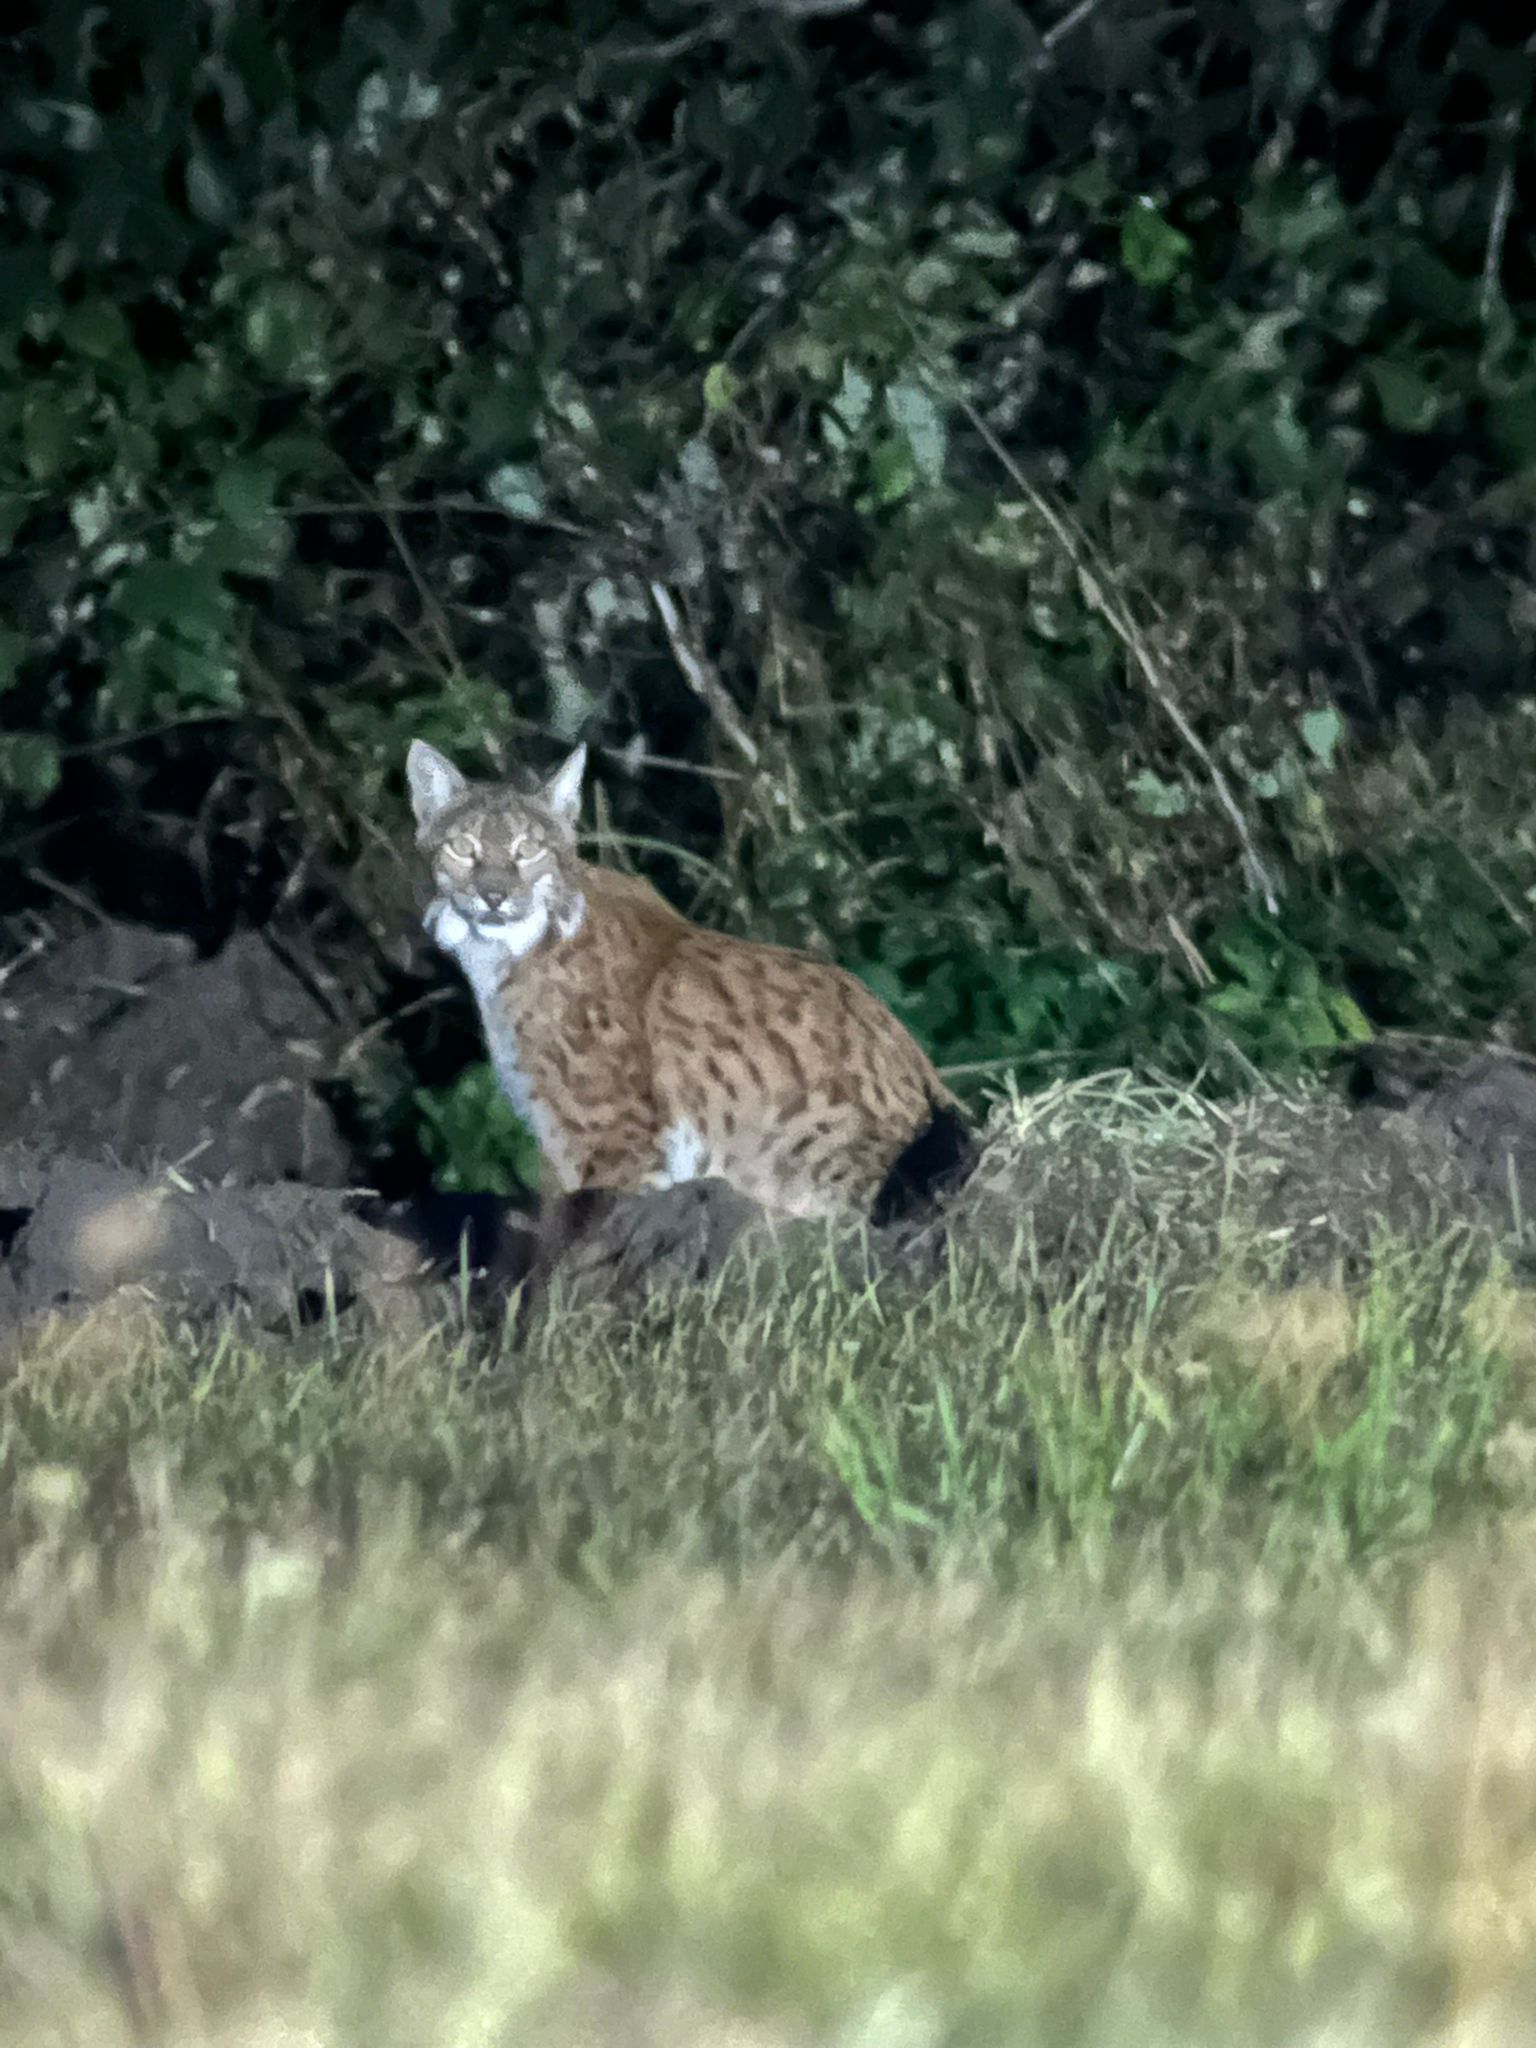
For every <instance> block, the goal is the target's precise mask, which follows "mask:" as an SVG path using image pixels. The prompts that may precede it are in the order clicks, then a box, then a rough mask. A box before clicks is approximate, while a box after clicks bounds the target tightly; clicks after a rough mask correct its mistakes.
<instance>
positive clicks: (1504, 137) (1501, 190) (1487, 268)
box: [1478, 107, 1523, 327]
mask: <svg viewBox="0 0 1536 2048" xmlns="http://www.w3.org/2000/svg"><path fill="white" fill-rule="evenodd" d="M1522 111H1523V110H1522V109H1521V108H1519V107H1511V108H1510V109H1509V110H1508V112H1507V113H1506V114H1505V116H1504V118H1503V120H1502V121H1501V122H1500V123H1499V129H1500V136H1499V154H1500V156H1501V158H1502V162H1501V163H1500V165H1499V181H1498V183H1497V185H1496V186H1495V187H1494V193H1493V209H1492V212H1491V213H1490V214H1489V217H1488V243H1487V247H1486V248H1485V249H1484V251H1483V282H1482V291H1481V293H1480V295H1479V299H1478V314H1479V317H1480V318H1481V320H1482V323H1483V325H1484V326H1485V327H1486V326H1487V325H1488V321H1489V319H1490V317H1491V316H1492V313H1493V307H1494V301H1495V300H1496V299H1497V298H1498V296H1499V291H1500V282H1499V279H1500V273H1501V271H1502V270H1503V268H1504V237H1505V235H1506V233H1507V232H1508V230H1509V216H1510V213H1511V211H1512V209H1513V207H1514V203H1515V144H1516V140H1517V138H1518V136H1519V133H1520V116H1521V113H1522Z"/></svg>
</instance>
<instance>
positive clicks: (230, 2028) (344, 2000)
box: [0, 1104, 1536, 2048]
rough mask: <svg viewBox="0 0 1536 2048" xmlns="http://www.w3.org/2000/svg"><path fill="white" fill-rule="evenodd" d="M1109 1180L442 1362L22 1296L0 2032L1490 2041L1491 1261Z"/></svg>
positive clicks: (1508, 1575) (1518, 1575)
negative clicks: (1065, 1259) (900, 1251)
mask: <svg viewBox="0 0 1536 2048" xmlns="http://www.w3.org/2000/svg"><path fill="white" fill-rule="evenodd" d="M1122 1106H1123V1105H1122ZM1141 1107H1142V1109H1143V1110H1147V1111H1148V1113H1147V1114H1144V1115H1141V1116H1140V1121H1139V1123H1138V1121H1137V1114H1132V1113H1131V1111H1127V1116H1128V1119H1129V1120H1128V1122H1127V1124H1126V1126H1125V1127H1124V1128H1123V1129H1120V1130H1118V1131H1115V1132H1114V1133H1113V1134H1114V1136H1115V1141H1116V1142H1117V1143H1119V1144H1121V1145H1122V1146H1123V1147H1125V1148H1127V1149H1128V1150H1134V1148H1135V1147H1136V1146H1137V1145H1138V1144H1140V1145H1143V1146H1144V1151H1143V1152H1142V1153H1141V1154H1140V1155H1139V1156H1138V1157H1137V1158H1129V1157H1128V1158H1127V1160H1126V1168H1125V1175H1124V1179H1125V1182H1126V1184H1127V1185H1133V1186H1136V1187H1137V1188H1142V1187H1143V1180H1144V1170H1145V1169H1146V1168H1147V1160H1148V1158H1149V1157H1150V1156H1151V1155H1152V1154H1153V1153H1154V1152H1159V1151H1160V1152H1163V1153H1168V1154H1170V1156H1173V1157H1174V1158H1175V1161H1176V1171H1177V1173H1180V1174H1186V1175H1187V1174H1188V1173H1189V1172H1190V1166H1189V1157H1190V1151H1189V1146H1188V1145H1187V1144H1186V1145H1183V1149H1182V1150H1181V1144H1182V1142H1183V1141H1182V1140H1180V1142H1178V1143H1176V1142H1174V1139H1175V1138H1177V1137H1178V1135H1179V1134H1178V1133H1173V1134H1172V1135H1170V1132H1169V1130H1168V1128H1167V1123H1166V1105H1164V1106H1161V1107H1156V1108H1155V1114H1153V1113H1151V1111H1150V1109H1149V1106H1148V1105H1146V1104H1143V1105H1142V1106H1141ZM1134 1108H1135V1106H1134V1105H1132V1110H1134ZM1102 1110H1103V1105H1102V1104H1101V1105H1100V1107H1099V1112H1098V1113H1096V1125H1095V1128H1096V1131H1097V1133H1098V1135H1099V1137H1100V1138H1102V1137H1103V1134H1104V1131H1105V1129H1106V1128H1108V1127H1112V1119H1110V1120H1108V1122H1107V1121H1106V1118H1105V1117H1104V1115H1103V1114H1102ZM1183 1137H1184V1138H1186V1139H1187V1138H1188V1137H1189V1133H1188V1132H1185V1133H1184V1134H1183ZM1213 1168H1214V1170H1213V1172H1212V1174H1211V1175H1210V1176H1209V1178H1210V1181H1211V1183H1212V1185H1216V1184H1219V1185H1220V1186H1221V1187H1222V1188H1223V1189H1224V1190H1225V1189H1227V1188H1228V1187H1229V1185H1230V1175H1229V1174H1227V1173H1226V1171H1225V1169H1224V1168H1222V1166H1221V1162H1220V1160H1219V1159H1216V1160H1214V1161H1213ZM1222 1200H1223V1201H1225V1200H1226V1196H1225V1194H1223V1196H1222ZM1186 1206H1187V1205H1186ZM1164 1216H1165V1212H1164V1207H1163V1206H1162V1205H1160V1204H1159V1203H1156V1202H1152V1203H1145V1202H1142V1203H1140V1204H1139V1206H1138V1209H1137V1215H1136V1216H1134V1217H1133V1216H1129V1215H1123V1216H1121V1218H1120V1220H1119V1221H1113V1220H1112V1219H1111V1220H1109V1221H1106V1222H1105V1223H1104V1224H1103V1227H1097V1228H1096V1232H1095V1235H1096V1241H1097V1243H1098V1246H1099V1251H1098V1255H1097V1258H1096V1259H1090V1260H1088V1261H1086V1262H1079V1263H1078V1264H1076V1265H1075V1266H1072V1268H1071V1270H1070V1271H1068V1270H1067V1268H1066V1267H1063V1268H1062V1269H1061V1270H1060V1271H1042V1270H1041V1268H1040V1265H1039V1262H1038V1259H1035V1258H1032V1257H1031V1255H1030V1251H1029V1247H1028V1245H1026V1244H1020V1245H1018V1246H1016V1247H1014V1248H1013V1251H1012V1252H1010V1254H1009V1255H1008V1257H1006V1258H1003V1259H999V1258H997V1257H995V1256H994V1257H992V1258H990V1259H986V1260H976V1261H972V1262H971V1263H970V1264H966V1263H964V1262H962V1261H959V1260H957V1261H956V1262H955V1263H953V1264H952V1265H951V1267H950V1268H949V1270H948V1271H947V1272H946V1273H945V1275H944V1276H943V1278H942V1279H941V1281H940V1282H939V1284H938V1285H936V1286H934V1287H932V1288H927V1289H924V1290H918V1289H915V1288H912V1287H908V1288H902V1287H900V1286H895V1287H882V1288H862V1289H861V1288H858V1287H855V1286H852V1285H850V1284H849V1283H848V1282H847V1281H846V1280H842V1281H840V1280H838V1279H837V1278H836V1277H835V1276H834V1275H833V1273H832V1272H831V1270H830V1268H829V1269H828V1270H826V1271H823V1272H821V1273H819V1274H812V1275H810V1276H809V1277H807V1276H806V1275H805V1274H804V1273H802V1274H801V1275H800V1276H799V1277H798V1278H795V1279H790V1278H787V1277H785V1276H784V1275H783V1274H775V1273H774V1272H772V1271H770V1270H768V1269H766V1268H761V1269H758V1270H746V1271H743V1272H739V1273H737V1274H735V1275H733V1276H728V1278H727V1279H726V1280H725V1281H723V1282H722V1283H721V1285H720V1286H719V1287H718V1288H717V1289H716V1290H715V1291H714V1292H712V1293H711V1294H709V1295H699V1296H694V1297H692V1298H684V1299H681V1300H673V1301H670V1302H665V1301H664V1302H658V1303H656V1304H653V1305H652V1306H651V1307H650V1308H649V1309H647V1310H646V1311H645V1312H644V1313H643V1314H641V1315H640V1316H639V1317H638V1318H631V1319H628V1320H620V1319H618V1318H616V1317H614V1316H612V1315H610V1314H607V1313H605V1312H603V1311H601V1310H598V1309H593V1308H579V1307H574V1306H570V1307H567V1308H565V1309H564V1310H563V1311H559V1312H556V1313H554V1314H552V1315H550V1316H549V1317H548V1318H547V1319H546V1320H545V1321H544V1322H543V1323H541V1324H540V1325H538V1326H536V1327H535V1328H533V1329H531V1330H529V1331H527V1332H525V1333H524V1335H523V1339H522V1341H520V1342H519V1343H518V1344H516V1345H514V1346H509V1347H506V1348H502V1349H499V1350H498V1349H497V1347H495V1346H494V1345H492V1344H491V1343H489V1342H487V1341H486V1340H485V1339H484V1338H483V1337H477V1336H473V1335H463V1336H454V1335H453V1334H451V1333H449V1334H436V1335H432V1336H428V1337H420V1338H417V1339H414V1340H410V1341H407V1340H405V1339H403V1338H399V1337H389V1336H387V1335H384V1334H379V1335H376V1336H374V1337H372V1338H368V1339H363V1338H360V1337H359V1336H357V1335H355V1334H349V1333H348V1331H347V1328H346V1326H345V1323H342V1324H340V1325H338V1326H336V1327H335V1328H332V1329H329V1330H327V1329H324V1328H322V1329H320V1330H318V1331H313V1332H309V1333H305V1334H303V1335H301V1336H300V1337H299V1338H297V1339H282V1340H279V1339H277V1338H272V1337H260V1336H256V1335H253V1334H251V1333H249V1332H246V1333H243V1334H242V1333H240V1332H238V1331H236V1330H234V1329H232V1328H231V1329H225V1330H222V1331H206V1330H205V1331H202V1332H200V1333H194V1332H190V1331H178V1330H176V1329H174V1328H168V1327H167V1326H166V1325H164V1324H163V1323H162V1322H160V1321H158V1320H156V1319H155V1317H154V1316H153V1315H151V1314H149V1313H148V1312H141V1311H140V1310H138V1309H136V1308H134V1307H133V1306H132V1305H131V1304H128V1305H124V1304H122V1303H118V1304H111V1305H108V1306H107V1307H106V1308H104V1309H103V1310H100V1311H98V1312H97V1313H96V1314H94V1315H93V1316H90V1317H86V1318H84V1319H82V1320H79V1321H76V1322H73V1323H70V1324H67V1325H65V1324H61V1325H58V1326H56V1327H54V1328H51V1329H48V1330H44V1331H40V1332H36V1333H34V1334H33V1335H32V1336H30V1337H29V1338H28V1339H27V1340H26V1342H25V1344H24V1345H23V1346H22V1347H20V1348H18V1349H17V1351H16V1352H15V1354H14V1355H13V1356H12V1357H11V1358H10V1359H9V1360H8V1362H7V1369H6V1372H5V1375H4V1377H3V1380H0V1505H3V1513H0V1530H3V1535H0V1548H3V1554H0V1724H3V1740H0V2044H9V2043H13V2042H14V2043H18V2044H20V2043H26V2044H32V2043H42V2042H48V2043H50V2044H62V2043H80V2044H86V2043H89V2044H90V2048H116V2044H118V2043H123V2044H134V2048H138V2044H143V2043H154V2044H156V2048H171V2044H180V2043H186V2044H191V2043H205V2042H206V2043H219V2044H223V2043H230V2044H235V2043H240V2044H253V2048H254V2044H262V2048H265V2044H268V2043H271V2044H276V2043H278V2042H283V2043H299V2042H304V2043H317V2044H327V2048H329V2044H333V2043H334V2044H338V2048H339V2044H353V2043H357V2044H364V2043H366V2044H369V2048H390V2044H395V2043H398V2044H400V2048H407V2044H409V2048H417V2044H421V2043H427V2042H430V2043H433V2044H459V2043H464V2044H469V2043H476V2044H479V2043H500V2042H506V2043H514V2042H515V2043H519V2044H521V2043H532V2044H535V2048H543V2044H548V2048H566V2044H569V2048H575V2044H577V2043H588V2042H593V2043H603V2044H609V2043H612V2044H615V2048H624V2044H631V2043H633V2044H637V2048H638V2044H654V2048H684V2044H687V2048H700V2044H703V2048H727V2044H731V2048H950V2044H953V2048H967V2044H977V2048H982V2044H986V2048H993V2044H998V2048H1006V2044H1015V2043H1016V2044H1019V2048H1025V2044H1029V2048H1034V2044H1051V2048H1054V2044H1062V2048H1067V2044H1083V2048H1121V2044H1126V2048H1129V2044H1133V2043H1134V2044H1136V2048H1159V2044H1168V2048H1172V2044H1174V2043H1178V2044H1180V2048H1196V2044H1202V2043H1206V2042H1210V2043H1212V2044H1215V2043H1222V2044H1224V2048H1225V2044H1232V2043H1249V2042H1251V2043H1255V2044H1258V2043H1265V2044H1267V2043H1274V2044H1276V2048H1280V2044H1286V2048H1290V2044H1301V2043H1308V2044H1311V2043H1315V2044H1319V2048H1321V2044H1323V2043H1328V2044H1332V2048H1355V2044H1359V2048H1367V2044H1369V2048H1380V2044H1384V2043H1393V2042H1398V2041H1402V2042H1424V2043H1426V2044H1428V2043H1435V2044H1438V2048H1452V2044H1456V2048H1481V2044H1484V2043H1487V2044H1489V2048H1492V2044H1494V2043H1499V2044H1503V2043H1515V2042H1518V2041H1520V2040H1523V2039H1527V2038H1533V2037H1536V1976H1533V1974H1532V1969H1531V1964H1532V1959H1533V1956H1536V1625H1533V1624H1536V1552H1533V1550H1532V1546H1531V1542H1530V1537H1531V1532H1532V1518H1533V1510H1536V1389H1533V1384H1532V1377H1531V1367H1532V1364H1533V1363H1536V1312H1533V1308H1532V1302H1531V1299H1530V1297H1529V1296H1528V1295H1527V1293H1526V1292H1525V1291H1524V1290H1523V1289H1522V1288H1520V1287H1519V1286H1517V1285H1515V1284H1514V1283H1513V1282H1512V1281H1510V1280H1509V1279H1508V1278H1506V1277H1502V1276H1501V1273H1500V1270H1499V1268H1498V1266H1497V1265H1496V1263H1493V1262H1491V1261H1490V1260H1489V1259H1488V1258H1486V1257H1484V1256H1482V1255H1481V1254H1480V1253H1478V1252H1477V1250H1476V1248H1475V1247H1474V1246H1473V1245H1472V1244H1471V1243H1470V1242H1469V1241H1468V1240H1466V1239H1465V1238H1457V1237H1454V1236H1450V1237H1440V1238H1434V1239H1430V1240H1427V1241H1424V1242H1420V1243H1419V1244H1417V1245H1413V1246H1399V1247H1398V1248H1397V1249H1395V1250H1394V1249H1390V1248H1386V1247H1383V1248H1382V1250H1381V1251H1380V1253H1379V1256H1378V1257H1377V1259H1376V1261H1375V1262H1374V1266H1373V1268H1372V1270H1371V1272H1370V1274H1369V1276H1368V1277H1363V1278H1361V1279H1360V1280H1359V1282H1358V1284H1353V1283H1352V1284H1351V1285H1350V1286H1348V1287H1344V1286H1342V1285H1340V1284H1337V1283H1336V1282H1330V1281H1329V1280H1327V1279H1326V1278H1318V1277H1315V1276H1314V1277H1312V1278H1310V1279H1308V1280H1307V1281H1306V1282H1305V1284H1301V1285H1295V1286H1287V1287H1280V1286H1277V1285H1275V1284H1274V1283H1273V1281H1272V1280H1271V1281H1269V1282H1266V1281H1265V1279H1264V1277H1263V1273H1262V1270H1261V1267H1262V1260H1261V1259H1257V1258H1256V1257H1255V1256H1250V1254H1253V1253H1255V1252H1256V1251H1262V1249H1263V1248H1262V1247H1258V1248H1256V1247H1254V1246H1251V1245H1250V1246H1247V1247H1244V1246H1243V1245H1242V1244H1241V1243H1239V1242H1237V1241H1235V1240H1232V1239H1231V1238H1230V1237H1229V1238H1228V1239H1227V1240H1226V1241H1225V1243H1224V1249H1223V1252H1222V1258H1221V1261H1220V1262H1219V1263H1214V1262H1213V1261H1212V1258H1211V1255H1210V1244H1209V1240H1208V1239H1199V1238H1198V1237H1193V1238H1192V1237H1190V1236H1189V1235H1188V1234H1184V1235H1180V1234H1178V1233H1174V1234H1173V1235H1170V1234H1169V1232H1168V1231H1167V1230H1166V1229H1165V1227H1164ZM1138 1217H1139V1219H1140V1220H1139V1221H1138V1220H1137V1218H1138ZM1185 1220H1187V1219H1185ZM1192 1245H1193V1246H1194V1247H1195V1249H1194V1250H1191V1246H1192Z"/></svg>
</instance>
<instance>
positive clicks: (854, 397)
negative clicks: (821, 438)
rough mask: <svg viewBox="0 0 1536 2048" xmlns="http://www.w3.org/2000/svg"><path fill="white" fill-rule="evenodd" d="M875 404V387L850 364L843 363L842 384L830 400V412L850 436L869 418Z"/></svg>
mask: <svg viewBox="0 0 1536 2048" xmlns="http://www.w3.org/2000/svg"><path fill="white" fill-rule="evenodd" d="M874 402H875V387H874V385H873V384H871V383H870V381H869V379H868V378H867V377H866V376H865V375H864V374H863V372H862V371H860V370H856V369H855V368H854V367H853V365H852V363H844V365H843V378H842V382H841V383H840V384H839V385H838V387H837V390H836V392H835V393H834V395H833V399H832V410H833V412H834V413H835V414H836V415H837V418H838V421H839V423H840V424H841V425H842V426H844V427H846V428H847V430H848V432H849V433H850V434H856V433H857V432H858V431H859V429H860V427H862V426H863V424H864V422H865V421H866V420H867V419H868V418H869V409H870V407H871V406H872V405H873V404H874Z"/></svg>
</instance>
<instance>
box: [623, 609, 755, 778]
mask: <svg viewBox="0 0 1536 2048" xmlns="http://www.w3.org/2000/svg"><path fill="white" fill-rule="evenodd" d="M650 590H651V602H652V603H653V604H654V605H655V607H656V615H657V617H658V618H659V619H660V620H661V623H662V628H663V630H664V632H665V633H666V636H667V640H668V643H669V645H670V646H671V649H672V658H673V660H674V661H675V662H676V663H677V665H678V667H679V668H680V669H681V670H682V672H683V680H684V681H685V682H686V683H687V685H688V687H689V689H690V690H692V691H693V693H694V695H695V696H696V697H698V698H699V700H700V701H701V702H702V703H703V704H704V705H705V706H706V707H707V709H708V710H709V712H710V715H711V716H712V717H713V718H714V720H715V722H716V723H717V724H718V726H719V727H720V730H721V731H722V732H723V733H724V734H725V736H726V738H727V739H728V740H729V741H730V742H731V744H732V746H733V747H735V749H736V751H737V752H738V753H739V754H740V755H741V757H742V759H743V760H744V761H746V762H747V764H748V766H749V767H752V768H755V767H756V766H757V763H758V752H757V741H756V740H755V739H753V737H752V735H751V733H749V732H748V731H747V729H746V727H745V726H744V725H743V724H742V722H741V716H740V714H739V712H738V711H737V709H736V706H735V705H734V704H733V703H732V702H731V697H730V692H729V691H728V690H727V689H726V687H725V685H724V683H722V682H721V680H720V678H719V676H718V675H717V674H716V673H715V670H714V667H713V665H712V664H711V663H710V662H708V661H706V660H705V658H704V656H703V655H702V654H701V653H700V652H699V650H698V649H697V648H696V647H695V646H694V645H693V643H692V642H691V641H690V640H689V638H688V636H687V634H686V633H685V631H684V629H683V622H682V619H681V617H680V615H679V613H678V609H677V601H676V599H675V598H674V597H673V595H672V593H671V591H670V590H668V588H667V586H666V585H665V583H661V582H653V583H652V584H651V586H650Z"/></svg>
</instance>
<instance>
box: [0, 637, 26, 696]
mask: <svg viewBox="0 0 1536 2048" xmlns="http://www.w3.org/2000/svg"><path fill="white" fill-rule="evenodd" d="M26 651H27V636H26V634H25V633H19V632H17V630H16V628H15V627H14V626H0V692H3V691H6V690H8V689H9V688H10V687H11V685H12V684H13V683H14V682H15V680H16V673H17V671H18V669H19V668H20V667H21V664H22V660H23V658H24V656H25V654H26Z"/></svg>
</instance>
